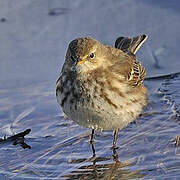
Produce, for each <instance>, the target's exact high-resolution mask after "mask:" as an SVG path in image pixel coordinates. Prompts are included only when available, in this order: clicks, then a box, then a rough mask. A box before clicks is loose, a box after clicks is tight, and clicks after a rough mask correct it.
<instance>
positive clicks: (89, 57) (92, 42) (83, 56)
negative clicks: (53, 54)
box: [56, 34, 148, 148]
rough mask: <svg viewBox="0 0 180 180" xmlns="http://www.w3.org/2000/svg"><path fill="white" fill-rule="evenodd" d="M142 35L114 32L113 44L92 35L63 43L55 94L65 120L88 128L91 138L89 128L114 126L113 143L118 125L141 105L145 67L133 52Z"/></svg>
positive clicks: (134, 114) (136, 113)
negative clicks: (65, 46)
mask: <svg viewBox="0 0 180 180" xmlns="http://www.w3.org/2000/svg"><path fill="white" fill-rule="evenodd" d="M146 39H147V35H145V34H143V35H139V36H136V37H118V38H117V39H116V41H115V46H114V47H113V46H110V45H104V44H102V43H101V42H100V41H98V40H96V39H94V38H92V37H80V38H76V39H74V40H72V41H71V42H70V43H69V46H68V48H67V52H66V55H65V61H64V64H63V66H62V69H61V73H60V75H59V78H58V79H57V82H56V98H57V102H58V104H59V105H60V107H61V108H62V110H63V112H64V114H65V115H67V117H68V118H69V119H71V120H73V121H74V122H76V123H77V124H79V125H81V126H84V127H86V128H91V129H92V133H91V137H90V142H91V143H92V142H93V141H94V132H95V130H114V137H113V144H112V147H113V148H116V142H117V137H118V132H119V130H121V129H123V128H125V127H126V126H127V125H128V124H129V123H130V122H132V121H134V120H135V119H136V118H137V117H138V116H139V115H140V114H141V113H142V111H143V109H144V107H145V106H146V105H147V98H148V91H147V88H146V87H145V86H144V84H143V80H144V79H145V76H146V70H145V68H144V67H143V66H142V64H141V62H140V61H139V60H138V59H137V57H136V55H135V54H136V52H137V51H138V49H139V48H140V47H141V45H142V44H143V43H144V42H145V40H146Z"/></svg>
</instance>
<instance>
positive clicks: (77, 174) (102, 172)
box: [62, 143, 145, 180]
mask: <svg viewBox="0 0 180 180" xmlns="http://www.w3.org/2000/svg"><path fill="white" fill-rule="evenodd" d="M91 148H92V154H93V155H92V157H91V158H85V159H76V160H72V161H71V162H70V163H73V164H76V163H77V164H79V163H80V162H81V163H83V165H82V166H80V167H78V168H77V169H76V170H73V171H72V172H70V173H69V174H66V175H64V176H62V177H64V178H65V179H107V180H109V179H124V180H125V179H133V178H143V177H144V176H145V174H143V173H142V172H141V171H139V170H135V171H132V170H129V169H128V167H130V166H133V165H134V164H135V163H134V162H131V161H129V162H128V161H124V162H121V161H119V158H118V154H117V152H116V149H115V148H113V149H112V152H113V154H112V157H103V156H102V157H97V156H96V152H95V147H94V144H93V143H92V144H91ZM85 164H87V165H85Z"/></svg>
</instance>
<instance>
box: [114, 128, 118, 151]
mask: <svg viewBox="0 0 180 180" xmlns="http://www.w3.org/2000/svg"><path fill="white" fill-rule="evenodd" d="M118 132H119V129H118V128H117V129H115V131H114V138H113V149H116V142H117V137H118Z"/></svg>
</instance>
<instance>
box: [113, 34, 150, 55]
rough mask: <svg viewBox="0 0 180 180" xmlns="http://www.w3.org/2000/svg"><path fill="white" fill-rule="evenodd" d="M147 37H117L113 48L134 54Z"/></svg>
mask: <svg viewBox="0 0 180 180" xmlns="http://www.w3.org/2000/svg"><path fill="white" fill-rule="evenodd" d="M147 37H148V36H147V35H145V34H143V35H140V36H137V37H132V38H130V37H119V38H117V39H116V42H115V48H118V49H121V50H122V51H124V52H127V53H128V52H130V53H133V54H136V52H137V51H138V49H139V48H140V47H141V46H142V44H143V43H144V42H145V41H146V39H147Z"/></svg>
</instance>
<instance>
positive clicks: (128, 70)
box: [109, 58, 146, 87]
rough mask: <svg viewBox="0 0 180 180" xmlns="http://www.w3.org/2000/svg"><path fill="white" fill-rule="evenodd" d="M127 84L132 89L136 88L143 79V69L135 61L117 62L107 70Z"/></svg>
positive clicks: (144, 72)
mask: <svg viewBox="0 0 180 180" xmlns="http://www.w3.org/2000/svg"><path fill="white" fill-rule="evenodd" d="M109 70H110V71H111V72H113V73H115V74H117V75H119V76H120V77H122V78H124V79H125V80H127V82H129V84H130V85H131V86H132V87H136V86H138V85H139V84H141V83H142V81H143V80H144V79H145V76H146V71H145V68H144V67H143V66H142V65H141V63H140V62H138V61H137V60H136V59H131V58H127V59H124V60H120V61H117V62H116V63H115V64H114V65H113V66H111V68H110V69H109Z"/></svg>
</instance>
